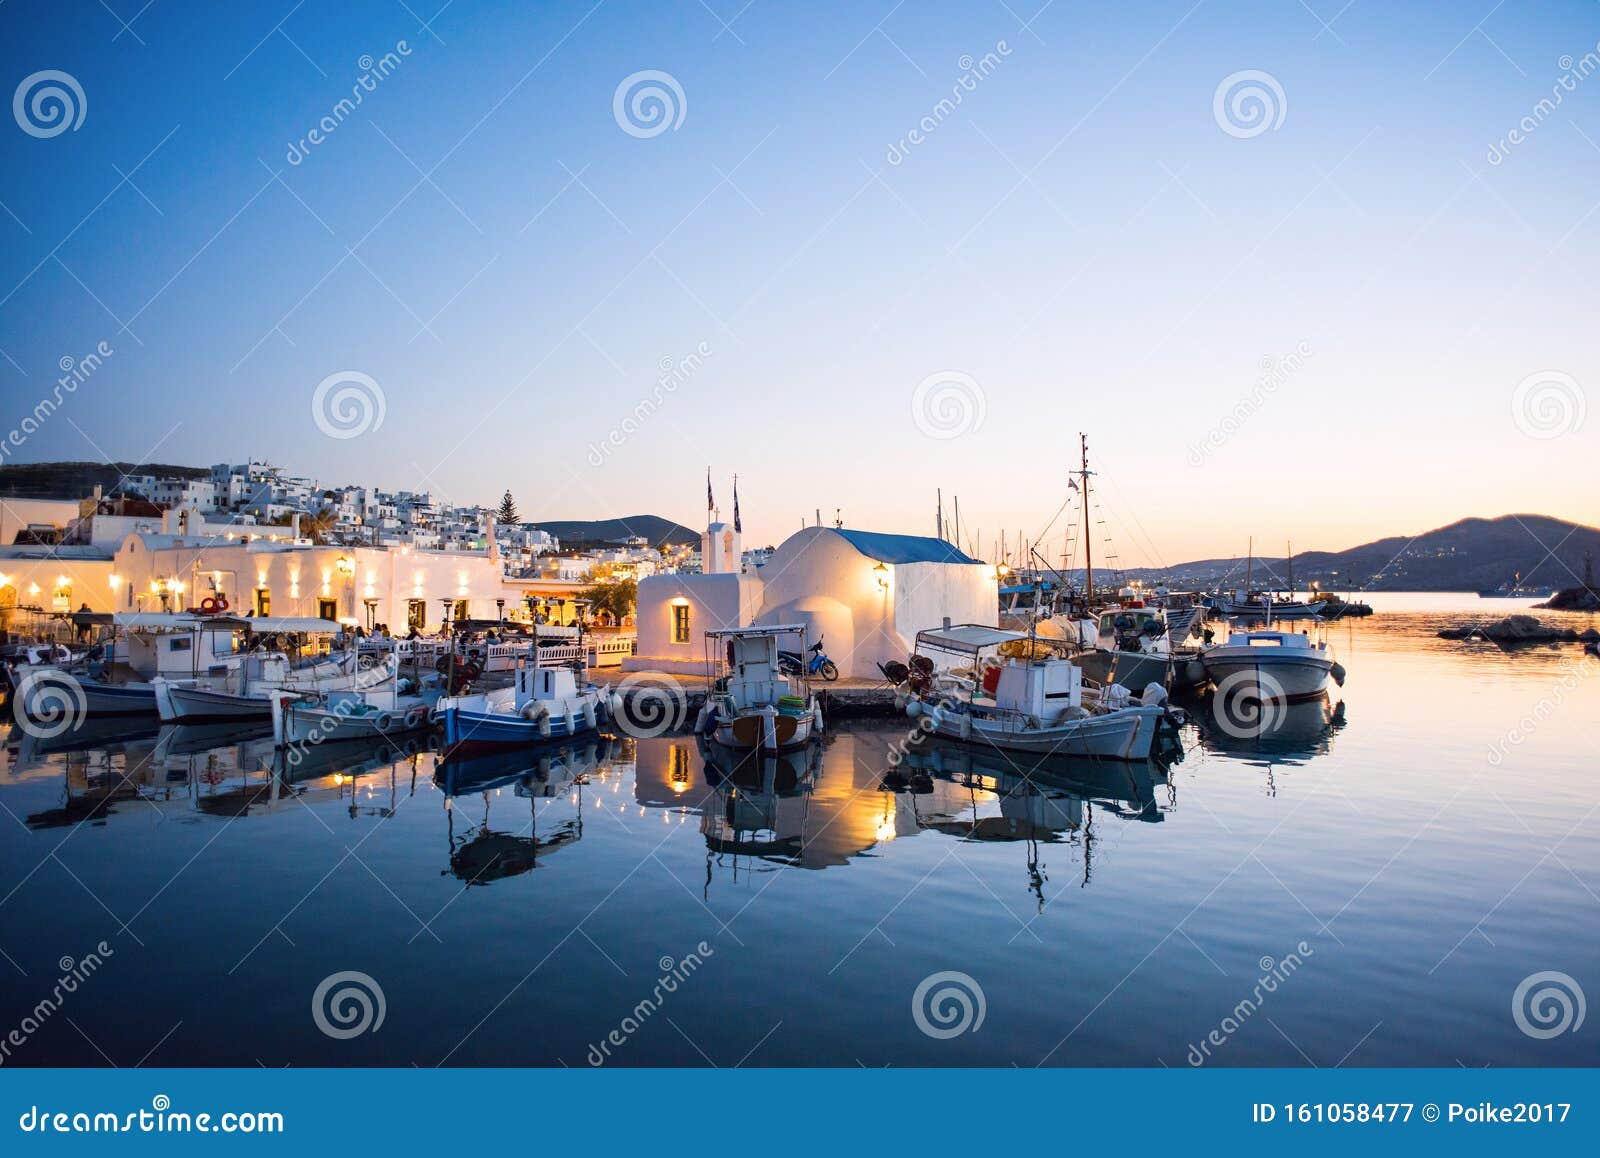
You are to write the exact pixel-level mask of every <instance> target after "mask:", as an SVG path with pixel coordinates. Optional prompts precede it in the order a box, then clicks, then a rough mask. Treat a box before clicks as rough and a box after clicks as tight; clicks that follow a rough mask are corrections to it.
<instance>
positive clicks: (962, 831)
mask: <svg viewBox="0 0 1600 1158" xmlns="http://www.w3.org/2000/svg"><path fill="white" fill-rule="evenodd" d="M901 768H903V769H905V770H906V771H907V772H908V773H909V776H907V777H906V783H907V786H908V787H910V786H911V779H910V778H911V777H914V776H915V775H916V774H918V773H926V774H929V775H933V776H937V777H939V778H940V779H943V780H950V781H953V782H955V783H957V784H960V785H962V786H963V787H967V788H971V789H975V790H981V791H984V792H990V793H994V794H995V795H996V796H998V797H999V804H1000V814H999V815H998V816H981V815H979V814H978V813H977V811H976V810H974V811H973V813H972V815H971V816H970V817H968V818H963V819H945V818H940V819H930V822H929V824H928V827H930V828H937V829H939V830H940V831H942V832H947V833H949V834H950V835H952V836H959V837H962V838H964V839H967V840H1001V841H1004V840H1042V841H1046V842H1054V841H1057V840H1059V839H1061V838H1062V837H1063V836H1066V835H1069V834H1071V833H1073V832H1076V831H1078V830H1079V829H1081V828H1083V827H1084V825H1085V824H1086V823H1088V818H1089V815H1090V813H1089V811H1088V809H1087V808H1086V806H1089V807H1092V806H1093V805H1097V804H1098V805H1099V806H1100V807H1101V810H1102V811H1105V812H1109V813H1111V814H1112V815H1114V816H1118V817H1121V818H1122V819H1125V820H1137V821H1144V822H1147V823H1159V822H1161V821H1162V820H1164V819H1165V818H1166V812H1167V811H1168V810H1170V807H1171V802H1172V797H1171V795H1170V792H1169V794H1168V797H1167V799H1168V809H1163V808H1162V807H1161V805H1160V803H1159V802H1158V799H1157V789H1158V788H1160V787H1168V788H1170V781H1169V777H1168V773H1167V768H1166V766H1165V765H1163V764H1161V763H1159V762H1157V761H1151V760H1137V761H1126V760H1118V761H1109V760H1090V759H1084V758H1081V757H1072V756H1045V757H1029V758H1027V759H1025V760H1018V761H1013V760H1010V759H1008V758H1007V756H1006V755H1004V754H1001V753H999V752H983V751H981V750H973V749H970V748H966V747H960V746H955V745H951V744H948V743H946V742H944V741H941V740H928V741H925V742H923V743H921V744H918V745H915V746H913V747H912V748H911V749H909V750H908V751H907V753H906V756H905V759H904V761H903V762H902V764H901ZM885 787H886V788H889V789H890V790H893V789H894V788H895V787H896V784H895V780H894V777H893V775H892V774H891V775H890V776H888V777H885Z"/></svg>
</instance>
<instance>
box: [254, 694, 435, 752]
mask: <svg viewBox="0 0 1600 1158" xmlns="http://www.w3.org/2000/svg"><path fill="white" fill-rule="evenodd" d="M432 726H433V717H432V715H431V713H430V712H429V711H428V709H427V707H426V706H425V705H422V704H414V705H411V706H410V707H406V708H399V709H396V710H394V711H382V712H374V713H371V714H368V715H360V716H355V715H351V714H350V713H348V712H340V711H337V710H335V709H330V708H320V707H306V706H304V705H300V704H285V705H283V706H282V707H281V708H280V709H279V711H278V714H277V715H276V716H275V717H274V719H273V735H274V737H275V738H276V740H277V742H278V744H279V745H280V746H288V745H294V744H326V743H332V742H335V741H338V740H381V739H383V738H385V737H388V736H399V735H404V734H405V733H407V732H421V731H426V730H427V729H428V728H431V727H432Z"/></svg>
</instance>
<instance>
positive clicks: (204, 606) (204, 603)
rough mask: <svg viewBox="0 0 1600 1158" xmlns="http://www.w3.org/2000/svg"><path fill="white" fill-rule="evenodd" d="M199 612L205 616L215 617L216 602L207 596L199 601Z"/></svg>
mask: <svg viewBox="0 0 1600 1158" xmlns="http://www.w3.org/2000/svg"><path fill="white" fill-rule="evenodd" d="M200 610H201V611H204V612H205V613H206V614H207V615H215V614H216V613H217V610H218V608H217V601H216V600H215V599H214V598H211V597H209V596H208V597H206V598H205V599H202V600H201V601H200Z"/></svg>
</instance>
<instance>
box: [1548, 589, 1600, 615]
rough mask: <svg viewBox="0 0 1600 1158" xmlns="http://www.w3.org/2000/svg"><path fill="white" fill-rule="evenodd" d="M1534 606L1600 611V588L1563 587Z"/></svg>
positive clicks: (1552, 608)
mask: <svg viewBox="0 0 1600 1158" xmlns="http://www.w3.org/2000/svg"><path fill="white" fill-rule="evenodd" d="M1534 606H1535V607H1537V608H1539V609H1540V610H1544V611H1600V588H1597V587H1563V588H1562V589H1561V590H1560V591H1557V592H1556V593H1555V594H1554V595H1552V596H1551V597H1550V598H1549V599H1548V600H1546V601H1545V602H1543V603H1536V604H1534Z"/></svg>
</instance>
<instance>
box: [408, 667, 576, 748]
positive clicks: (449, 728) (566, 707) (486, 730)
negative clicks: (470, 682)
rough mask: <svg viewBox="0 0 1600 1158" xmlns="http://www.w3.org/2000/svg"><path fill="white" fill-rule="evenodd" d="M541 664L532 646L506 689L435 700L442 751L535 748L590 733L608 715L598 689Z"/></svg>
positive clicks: (568, 672)
mask: <svg viewBox="0 0 1600 1158" xmlns="http://www.w3.org/2000/svg"><path fill="white" fill-rule="evenodd" d="M544 659H545V662H549V659H548V657H544ZM540 664H541V657H540V655H539V651H538V648H537V647H532V648H530V649H529V654H528V655H525V656H523V657H522V658H521V659H520V660H518V661H517V670H516V673H515V676H514V679H513V683H512V685H511V686H510V687H509V688H497V689H495V690H494V691H490V692H482V693H478V694H476V695H464V696H449V697H446V698H444V699H441V700H439V702H438V707H437V709H436V713H435V714H436V715H437V717H438V719H439V721H440V722H441V723H442V724H443V725H444V738H445V744H446V745H447V747H448V748H449V749H450V750H454V749H456V748H458V747H461V748H469V749H470V748H475V747H480V746H483V747H493V746H497V745H498V746H504V745H511V744H536V743H539V742H540V741H542V740H554V739H563V738H565V737H568V736H579V735H583V734H585V733H588V732H593V731H595V730H596V729H597V728H598V727H599V725H600V721H601V720H603V719H605V718H606V715H607V709H606V697H605V695H604V693H603V692H602V690H601V689H600V688H598V687H596V686H595V685H594V684H591V683H585V684H583V685H582V686H581V687H580V686H579V684H578V672H576V671H575V670H573V668H571V667H568V666H566V665H564V664H563V665H560V666H555V665H554V664H552V666H549V667H544V666H540Z"/></svg>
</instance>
